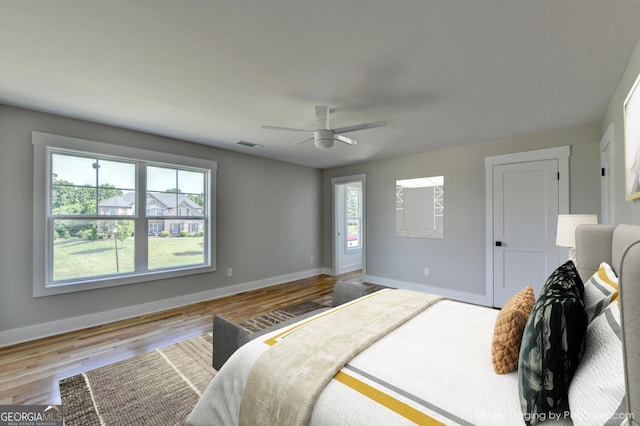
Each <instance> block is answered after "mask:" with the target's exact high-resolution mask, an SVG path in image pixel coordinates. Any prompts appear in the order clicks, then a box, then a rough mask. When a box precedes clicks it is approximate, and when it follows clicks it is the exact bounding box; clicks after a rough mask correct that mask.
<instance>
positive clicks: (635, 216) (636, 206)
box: [602, 40, 640, 225]
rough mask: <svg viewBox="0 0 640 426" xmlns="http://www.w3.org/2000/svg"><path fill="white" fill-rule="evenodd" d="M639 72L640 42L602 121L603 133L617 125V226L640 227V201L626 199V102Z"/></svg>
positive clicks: (614, 164) (615, 164)
mask: <svg viewBox="0 0 640 426" xmlns="http://www.w3.org/2000/svg"><path fill="white" fill-rule="evenodd" d="M639 73H640V40H639V41H638V44H636V48H635V50H634V51H633V54H632V55H631V58H630V59H629V63H628V64H627V68H626V69H625V71H624V73H623V75H622V78H621V79H620V83H619V84H618V88H617V89H616V91H615V93H614V94H613V97H612V99H611V103H610V104H609V107H608V108H607V113H606V114H605V116H604V119H603V120H602V134H603V135H604V132H606V130H607V127H609V124H611V123H613V125H614V140H613V145H614V153H613V157H614V163H613V168H614V169H613V179H614V186H613V189H614V190H613V206H612V208H613V214H614V216H613V218H612V219H613V220H612V222H614V223H629V224H635V225H638V224H640V200H634V201H626V200H625V196H624V124H623V112H622V111H623V102H624V100H625V98H626V97H627V94H628V93H629V91H630V90H631V87H632V86H633V83H634V82H635V80H636V78H637V77H638V74H639ZM637 119H638V118H636V120H637Z"/></svg>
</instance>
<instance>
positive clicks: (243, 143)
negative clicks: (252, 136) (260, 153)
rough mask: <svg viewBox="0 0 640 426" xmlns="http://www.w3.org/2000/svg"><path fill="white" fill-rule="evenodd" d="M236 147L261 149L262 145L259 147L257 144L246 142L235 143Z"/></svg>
mask: <svg viewBox="0 0 640 426" xmlns="http://www.w3.org/2000/svg"><path fill="white" fill-rule="evenodd" d="M236 143H237V144H238V145H242V146H247V147H249V148H262V147H263V146H264V145H260V144H259V143H253V142H248V141H238V142H236Z"/></svg>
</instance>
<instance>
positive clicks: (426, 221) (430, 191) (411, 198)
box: [396, 176, 444, 239]
mask: <svg viewBox="0 0 640 426" xmlns="http://www.w3.org/2000/svg"><path fill="white" fill-rule="evenodd" d="M396 235H397V236H398V237H412V238H435V239H443V238H444V176H431V177H422V178H414V179H402V180H396Z"/></svg>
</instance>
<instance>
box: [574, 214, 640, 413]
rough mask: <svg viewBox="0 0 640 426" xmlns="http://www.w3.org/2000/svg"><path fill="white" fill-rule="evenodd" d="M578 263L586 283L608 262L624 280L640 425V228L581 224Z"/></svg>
mask: <svg viewBox="0 0 640 426" xmlns="http://www.w3.org/2000/svg"><path fill="white" fill-rule="evenodd" d="M576 257H577V259H576V264H577V267H578V272H579V273H580V276H581V277H582V279H583V280H587V279H589V277H590V276H591V275H592V274H593V273H594V272H595V271H596V270H597V269H598V266H599V265H600V263H601V262H607V263H609V265H611V267H612V268H613V270H614V272H615V273H616V274H617V275H618V278H619V280H620V313H621V316H622V337H623V353H624V361H625V377H626V387H627V404H628V412H629V413H630V414H631V415H632V424H634V425H640V226H635V225H581V226H579V227H578V228H577V230H576Z"/></svg>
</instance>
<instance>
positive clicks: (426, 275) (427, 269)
mask: <svg viewBox="0 0 640 426" xmlns="http://www.w3.org/2000/svg"><path fill="white" fill-rule="evenodd" d="M429 274H430V271H429V268H424V276H425V277H428V276H429Z"/></svg>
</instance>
